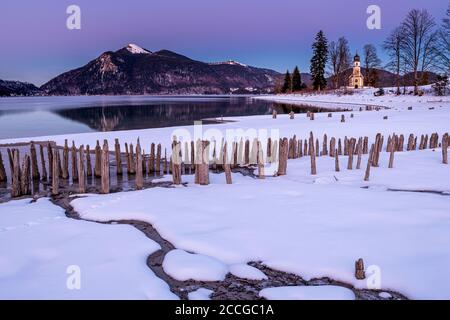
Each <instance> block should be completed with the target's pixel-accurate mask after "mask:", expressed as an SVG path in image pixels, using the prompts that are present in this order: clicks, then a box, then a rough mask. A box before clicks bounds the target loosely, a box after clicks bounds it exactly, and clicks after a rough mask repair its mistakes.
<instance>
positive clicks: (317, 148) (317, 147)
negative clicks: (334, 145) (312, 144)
mask: <svg viewBox="0 0 450 320" xmlns="http://www.w3.org/2000/svg"><path fill="white" fill-rule="evenodd" d="M315 151H316V157H318V156H319V139H317V138H316V149H315Z"/></svg>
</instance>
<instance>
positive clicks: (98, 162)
mask: <svg viewBox="0 0 450 320" xmlns="http://www.w3.org/2000/svg"><path fill="white" fill-rule="evenodd" d="M94 176H95V177H97V178H101V176H102V148H101V147H100V142H99V141H98V140H97V144H96V145H95V166H94Z"/></svg>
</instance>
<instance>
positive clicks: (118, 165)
mask: <svg viewBox="0 0 450 320" xmlns="http://www.w3.org/2000/svg"><path fill="white" fill-rule="evenodd" d="M114 151H115V156H116V173H117V175H118V176H120V175H122V153H121V152H120V142H119V139H117V138H116V140H115V143H114Z"/></svg>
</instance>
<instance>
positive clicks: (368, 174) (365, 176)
mask: <svg viewBox="0 0 450 320" xmlns="http://www.w3.org/2000/svg"><path fill="white" fill-rule="evenodd" d="M374 148H375V147H374V144H372V146H371V147H370V153H369V158H368V159H367V167H366V173H365V175H364V181H369V177H370V167H371V166H372V156H373V153H374Z"/></svg>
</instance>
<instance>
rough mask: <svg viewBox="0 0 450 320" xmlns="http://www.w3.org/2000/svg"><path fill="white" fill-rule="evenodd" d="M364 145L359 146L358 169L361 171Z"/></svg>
mask: <svg viewBox="0 0 450 320" xmlns="http://www.w3.org/2000/svg"><path fill="white" fill-rule="evenodd" d="M362 148H363V147H362V145H361V144H358V160H357V161H356V169H361V158H362Z"/></svg>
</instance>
